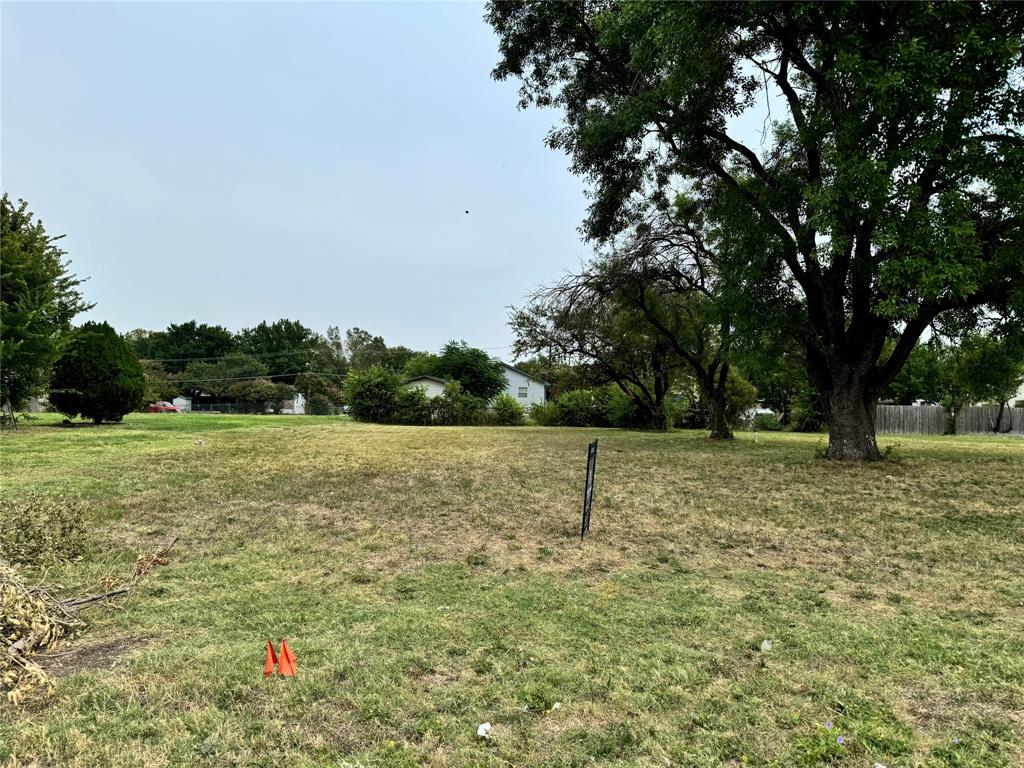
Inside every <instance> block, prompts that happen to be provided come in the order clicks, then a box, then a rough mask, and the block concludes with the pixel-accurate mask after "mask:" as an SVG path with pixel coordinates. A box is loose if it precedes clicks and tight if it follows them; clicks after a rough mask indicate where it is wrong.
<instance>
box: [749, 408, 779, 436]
mask: <svg viewBox="0 0 1024 768" xmlns="http://www.w3.org/2000/svg"><path fill="white" fill-rule="evenodd" d="M750 428H751V429H753V430H754V431H755V432H778V431H780V430H781V429H782V424H781V423H780V422H779V417H778V415H777V414H774V413H758V414H755V415H754V418H753V419H752V420H751V422H750Z"/></svg>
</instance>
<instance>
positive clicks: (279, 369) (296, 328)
mask: <svg viewBox="0 0 1024 768" xmlns="http://www.w3.org/2000/svg"><path fill="white" fill-rule="evenodd" d="M238 346H239V349H240V350H241V351H242V352H244V353H246V354H249V355H253V356H255V357H259V358H260V359H261V360H263V361H264V362H265V363H266V364H267V369H268V370H269V371H270V373H271V375H272V376H274V377H275V380H276V381H282V382H287V383H289V384H292V383H294V381H295V377H296V376H298V375H299V374H300V373H302V372H304V371H316V372H323V373H335V372H336V371H337V370H338V369H337V363H338V362H339V361H338V360H336V359H335V351H334V350H333V348H332V347H331V345H330V343H329V342H328V340H327V339H326V338H324V337H323V336H321V335H320V334H318V333H317V332H316V331H314V330H312V329H310V328H307V327H306V326H304V325H303V324H302V323H300V322H298V321H297V320H277V321H275V322H273V323H267V322H262V323H260V324H259V325H257V326H256V327H254V328H246V329H245V330H243V331H242V332H241V333H240V334H239V335H238ZM323 369H326V370H323Z"/></svg>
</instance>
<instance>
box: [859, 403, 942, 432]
mask: <svg viewBox="0 0 1024 768" xmlns="http://www.w3.org/2000/svg"><path fill="white" fill-rule="evenodd" d="M875 431H876V432H880V433H882V434H886V435H941V434H942V433H943V432H945V431H946V409H945V408H943V407H942V406H941V405H880V406H878V408H877V409H876V411H875Z"/></svg>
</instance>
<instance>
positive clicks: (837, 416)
mask: <svg viewBox="0 0 1024 768" xmlns="http://www.w3.org/2000/svg"><path fill="white" fill-rule="evenodd" d="M875 406H876V400H875V398H873V397H871V396H870V395H869V394H868V392H867V388H866V386H864V385H863V384H858V382H856V381H855V382H853V383H852V384H851V385H848V386H845V387H836V388H833V389H832V392H831V393H830V395H829V398H828V454H827V456H828V458H830V459H836V460H838V461H877V460H879V459H881V458H882V454H881V453H879V451H878V443H877V442H876V441H875Z"/></svg>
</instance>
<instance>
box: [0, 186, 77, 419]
mask: <svg viewBox="0 0 1024 768" xmlns="http://www.w3.org/2000/svg"><path fill="white" fill-rule="evenodd" d="M61 237H62V236H53V235H50V234H48V233H47V231H46V229H45V228H44V227H43V223H42V222H41V221H39V220H38V219H35V217H34V215H33V213H32V212H31V211H29V210H28V203H26V202H25V201H24V200H20V201H18V203H17V204H15V203H12V202H11V201H10V199H9V198H8V196H7V195H6V194H5V195H4V196H3V198H0V361H2V365H0V404H5V403H10V404H11V407H12V408H21V407H23V406H24V403H25V400H26V399H27V398H28V397H30V396H32V395H38V394H42V393H43V392H44V391H45V389H46V386H47V384H48V383H49V379H50V373H51V371H52V370H53V364H54V363H55V362H56V361H57V358H58V357H59V356H60V354H61V350H62V348H63V344H64V342H65V341H66V339H67V336H68V334H69V333H70V330H71V320H72V319H73V318H74V317H75V315H77V314H78V313H80V312H84V311H85V310H86V309H89V308H90V307H91V306H92V305H91V304H88V303H86V302H85V301H84V300H83V298H82V294H81V291H80V290H79V286H80V285H81V284H82V280H80V279H78V278H77V277H75V276H74V275H72V274H71V273H70V272H69V271H68V262H67V259H66V256H67V254H66V253H65V252H64V251H63V250H61V249H60V248H59V247H58V246H57V245H56V242H57V241H58V240H60V239H61Z"/></svg>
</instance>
